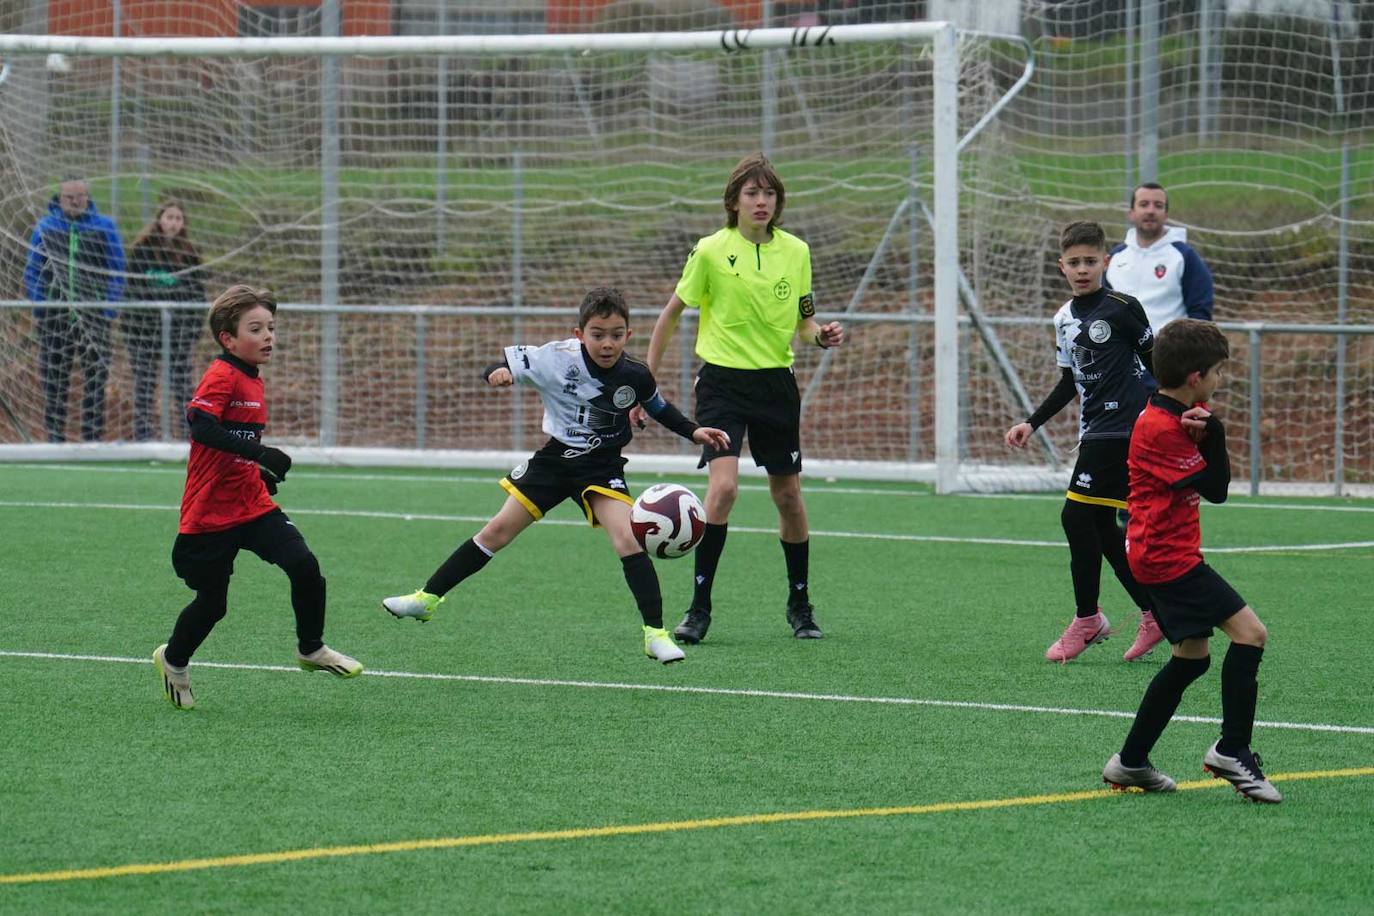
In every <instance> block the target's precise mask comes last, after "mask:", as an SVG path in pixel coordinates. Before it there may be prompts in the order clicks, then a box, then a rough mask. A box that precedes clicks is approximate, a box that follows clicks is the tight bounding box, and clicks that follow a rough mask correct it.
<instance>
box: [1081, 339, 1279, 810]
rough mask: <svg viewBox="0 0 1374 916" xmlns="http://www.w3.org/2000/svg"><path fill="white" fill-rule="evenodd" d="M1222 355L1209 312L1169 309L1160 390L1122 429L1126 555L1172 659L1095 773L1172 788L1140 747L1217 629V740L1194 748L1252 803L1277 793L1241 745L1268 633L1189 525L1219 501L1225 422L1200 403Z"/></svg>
mask: <svg viewBox="0 0 1374 916" xmlns="http://www.w3.org/2000/svg"><path fill="white" fill-rule="evenodd" d="M1229 355H1230V350H1229V347H1228V345H1227V343H1226V337H1225V336H1224V335H1223V334H1222V333H1221V331H1220V330H1218V328H1217V326H1216V325H1214V324H1212V323H1211V322H1210V321H1200V320H1198V319H1195V318H1179V319H1177V320H1175V321H1172V322H1170V323H1169V324H1168V325H1167V326H1165V327H1164V328H1163V330H1161V331H1160V332H1159V336H1158V337H1157V338H1156V339H1155V349H1154V370H1155V376H1156V378H1158V379H1159V385H1160V388H1159V391H1158V392H1156V393H1155V394H1154V395H1153V396H1151V398H1150V402H1149V404H1148V405H1146V407H1145V409H1144V410H1143V411H1142V412H1141V414H1140V418H1139V419H1137V420H1136V423H1135V430H1134V432H1133V433H1132V435H1131V450H1130V457H1129V459H1128V460H1129V466H1130V496H1129V499H1128V502H1129V504H1130V511H1131V520H1130V522H1129V524H1128V526H1127V529H1126V558H1127V561H1128V562H1129V563H1130V564H1131V572H1132V573H1133V574H1134V576H1135V579H1136V581H1137V582H1139V583H1140V584H1141V585H1143V586H1144V587H1145V589H1146V590H1147V591H1148V592H1149V593H1150V597H1151V598H1152V599H1153V600H1154V604H1155V617H1156V619H1157V620H1158V621H1159V626H1160V629H1162V630H1163V632H1164V636H1165V638H1166V639H1168V640H1169V643H1170V644H1171V645H1172V646H1173V657H1172V658H1170V659H1169V662H1168V664H1166V665H1165V666H1164V667H1163V668H1161V669H1160V670H1159V673H1158V674H1156V675H1155V677H1154V680H1152V681H1150V686H1149V687H1147V688H1146V690H1145V697H1144V699H1142V700H1141V701H1140V709H1139V711H1138V712H1137V713H1136V716H1135V723H1134V724H1133V725H1132V726H1131V731H1130V734H1128V735H1127V736H1126V743H1125V744H1124V745H1123V746H1122V748H1121V752H1120V753H1117V754H1113V755H1112V757H1111V759H1110V760H1108V761H1107V765H1106V767H1104V768H1103V770H1102V781H1103V782H1105V783H1108V784H1110V785H1112V786H1116V787H1119V788H1126V787H1129V786H1136V787H1138V788H1141V789H1144V790H1145V791H1146V792H1172V791H1174V789H1175V788H1176V786H1175V783H1174V781H1173V780H1172V779H1170V778H1169V777H1168V776H1167V775H1166V774H1164V773H1162V772H1160V771H1159V770H1157V769H1155V768H1154V766H1153V765H1152V764H1151V763H1150V759H1149V754H1150V749H1151V748H1153V747H1154V745H1155V742H1156V741H1158V740H1159V736H1160V735H1161V734H1162V733H1163V732H1164V728H1165V726H1167V725H1168V724H1169V720H1170V719H1171V718H1172V717H1173V715H1174V711H1175V710H1176V709H1178V704H1179V701H1180V700H1181V699H1183V691H1184V690H1186V689H1187V688H1188V685H1189V684H1191V683H1192V682H1193V681H1195V680H1197V679H1198V678H1200V677H1202V675H1203V673H1205V672H1206V671H1207V667H1208V665H1209V663H1210V657H1209V655H1208V650H1207V640H1208V638H1209V637H1210V636H1211V635H1212V628H1213V627H1220V628H1221V630H1222V632H1224V633H1225V634H1226V635H1227V636H1229V637H1230V638H1231V647H1230V648H1229V649H1228V650H1227V651H1226V660H1225V661H1224V662H1222V666H1221V739H1220V740H1219V741H1217V742H1216V743H1215V744H1213V745H1212V746H1211V748H1209V749H1208V751H1207V753H1206V754H1205V755H1203V758H1202V766H1203V769H1205V770H1207V771H1208V772H1210V773H1211V774H1212V775H1213V776H1214V777H1220V778H1222V779H1225V780H1226V781H1227V782H1229V783H1231V785H1233V786H1235V788H1236V791H1237V792H1240V793H1241V794H1242V795H1244V796H1245V797H1247V798H1249V799H1251V800H1252V801H1256V802H1270V803H1277V802H1280V801H1282V800H1283V796H1282V795H1280V794H1279V792H1278V790H1277V789H1275V788H1274V787H1273V785H1271V784H1270V783H1269V781H1268V780H1267V779H1265V778H1264V773H1263V772H1261V770H1260V758H1259V755H1258V754H1255V753H1253V752H1252V751H1251V750H1250V735H1251V732H1252V731H1253V730H1254V725H1255V698H1256V695H1257V694H1258V692H1259V685H1258V682H1257V681H1256V674H1257V672H1258V671H1259V664H1260V658H1261V657H1262V656H1263V655H1264V642H1265V638H1266V637H1267V636H1268V632H1267V631H1266V630H1265V628H1264V624H1263V623H1261V622H1260V619H1259V617H1257V616H1256V615H1255V612H1254V611H1253V610H1251V608H1250V606H1249V605H1248V604H1246V603H1245V599H1243V598H1241V596H1240V595H1238V594H1237V593H1236V590H1235V589H1233V588H1232V587H1231V586H1230V585H1229V584H1227V582H1226V580H1225V579H1223V578H1222V577H1221V576H1219V575H1218V574H1217V573H1216V571H1214V570H1213V569H1212V567H1210V566H1208V565H1207V564H1206V563H1205V562H1203V559H1202V549H1201V544H1202V528H1201V526H1200V525H1199V523H1198V504H1199V502H1200V501H1201V500H1202V499H1206V500H1207V501H1208V502H1212V503H1221V502H1225V501H1226V493H1227V488H1228V487H1229V486H1230V483H1231V463H1230V459H1229V458H1228V457H1227V454H1226V431H1225V429H1224V428H1223V427H1222V425H1221V421H1219V420H1218V419H1217V418H1216V417H1214V416H1213V415H1212V413H1211V411H1209V410H1208V409H1207V407H1206V403H1207V400H1208V399H1209V398H1211V396H1212V393H1213V392H1214V391H1216V388H1217V385H1218V384H1219V383H1220V381H1221V367H1222V363H1224V362H1225V361H1226V359H1227V357H1228V356H1229Z"/></svg>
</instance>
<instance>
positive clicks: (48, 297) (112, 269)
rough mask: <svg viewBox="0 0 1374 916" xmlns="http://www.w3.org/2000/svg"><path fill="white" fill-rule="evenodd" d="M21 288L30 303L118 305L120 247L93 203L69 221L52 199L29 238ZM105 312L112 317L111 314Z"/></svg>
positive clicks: (121, 275)
mask: <svg viewBox="0 0 1374 916" xmlns="http://www.w3.org/2000/svg"><path fill="white" fill-rule="evenodd" d="M24 288H25V290H26V291H27V293H28V297H29V299H31V300H32V301H34V302H118V301H119V299H120V297H121V296H122V295H123V294H124V245H123V243H122V242H120V240H119V230H118V229H116V228H115V224H114V221H113V220H111V219H110V218H109V217H107V216H102V215H101V214H100V213H99V212H98V211H97V210H96V208H95V201H91V202H90V203H89V204H87V206H86V212H85V213H82V214H81V215H80V216H78V217H77V218H76V219H71V218H69V217H68V216H67V214H65V213H63V212H62V207H61V205H60V204H59V203H58V199H57V196H56V195H54V196H53V199H52V200H51V201H50V202H49V203H48V215H47V216H45V217H43V218H42V219H40V220H39V221H38V225H37V226H35V227H34V229H33V237H32V238H31V239H30V240H29V261H28V264H26V265H25V267H24ZM106 314H108V315H111V316H112V315H114V312H113V310H107V311H106Z"/></svg>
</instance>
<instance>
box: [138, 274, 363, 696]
mask: <svg viewBox="0 0 1374 916" xmlns="http://www.w3.org/2000/svg"><path fill="white" fill-rule="evenodd" d="M276 313H277V303H276V300H275V299H274V298H273V296H272V294H271V293H269V292H268V291H267V290H265V289H254V288H253V287H251V286H242V285H240V286H231V287H229V288H228V289H226V290H225V291H224V292H223V293H221V294H220V296H219V298H217V299H216V300H215V302H214V304H213V305H211V306H210V332H211V333H212V334H213V335H214V337H215V340H217V341H218V342H219V345H220V346H221V347H223V348H224V352H223V353H221V354H220V355H219V357H218V358H217V359H216V360H215V361H214V362H213V363H211V365H210V368H209V369H208V370H206V372H205V375H204V376H203V377H202V378H201V380H200V384H199V385H198V386H197V387H196V393H195V395H194V396H193V397H192V398H191V403H190V404H188V405H187V408H186V419H187V422H189V423H190V425H191V458H190V461H188V462H187V465H186V492H185V494H184V495H183V496H182V499H181V527H180V529H179V533H178V534H177V539H176V544H175V545H174V546H173V547H172V568H173V569H175V570H176V574H177V575H178V576H180V577H181V578H182V579H184V580H185V582H186V584H187V585H189V586H190V587H191V588H193V589H195V592H196V597H195V599H194V600H193V601H192V602H191V603H190V604H188V605H187V606H186V607H185V608H184V609H183V610H182V612H181V616H179V617H178V618H177V622H176V625H175V626H174V627H173V628H172V637H171V639H169V640H168V641H167V642H166V643H164V644H163V645H160V646H158V647H157V648H156V649H155V650H153V662H154V664H156V665H157V669H158V671H159V673H160V674H161V675H162V689H163V692H164V693H165V694H166V696H167V699H168V701H169V702H170V703H171V704H172V705H173V706H175V707H177V708H178V709H190V708H192V707H193V706H195V699H194V698H193V697H192V695H191V679H190V676H189V674H188V672H187V666H188V665H189V664H190V661H191V656H192V655H193V654H195V651H196V649H197V648H199V647H200V644H201V643H202V642H204V641H205V637H207V636H209V635H210V630H212V629H213V628H214V626H215V624H216V623H218V622H219V620H220V619H221V618H222V617H224V613H225V610H226V608H227V598H228V593H229V577H230V576H231V575H233V572H234V557H236V556H237V555H238V552H239V551H240V550H242V549H245V548H246V549H248V550H251V551H252V552H253V553H255V554H257V555H258V556H260V557H262V558H263V559H264V560H266V561H267V562H268V563H273V564H275V565H277V566H280V567H281V568H282V571H283V572H285V573H286V575H287V577H288V578H289V579H290V580H291V607H292V609H293V610H294V611H295V612H296V640H297V645H296V660H297V662H298V664H299V665H300V666H301V667H302V668H304V669H305V670H306V671H328V672H329V673H330V674H335V675H338V676H339V677H356V676H357V675H359V674H361V673H362V670H363V666H362V665H360V664H359V663H358V660H357V659H354V658H349V657H348V656H347V655H344V654H343V653H341V652H335V651H334V650H333V649H331V648H329V647H328V646H326V645H325V644H324V642H323V641H322V638H321V637H322V636H323V634H324V577H323V576H322V575H320V564H319V562H318V561H317V560H316V559H315V555H314V554H313V553H311V552H310V548H309V547H307V546H306V545H305V538H303V537H302V536H301V533H300V532H299V531H297V530H296V526H295V525H293V524H292V523H291V520H290V519H288V518H287V517H286V515H285V513H283V512H282V511H281V509H279V508H277V504H276V503H274V502H272V499H271V497H272V495H274V494H275V493H276V492H277V484H278V483H280V482H281V481H282V480H283V479H284V478H285V477H286V472H287V471H289V470H290V469H291V459H290V458H289V457H288V456H287V455H286V453H285V452H282V451H281V450H279V449H275V448H272V447H271V446H265V445H263V444H262V431H263V428H264V427H266V425H267V403H266V401H265V400H264V397H263V384H262V377H261V375H259V373H258V367H259V366H261V365H262V364H263V363H266V362H267V361H268V360H269V359H271V358H272V341H273V336H274V334H275V332H276V317H275V316H276Z"/></svg>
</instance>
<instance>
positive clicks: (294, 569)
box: [282, 550, 324, 582]
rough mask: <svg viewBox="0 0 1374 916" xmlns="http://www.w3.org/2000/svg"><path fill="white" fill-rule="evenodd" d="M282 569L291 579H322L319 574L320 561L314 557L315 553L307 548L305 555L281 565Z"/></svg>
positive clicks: (304, 580)
mask: <svg viewBox="0 0 1374 916" xmlns="http://www.w3.org/2000/svg"><path fill="white" fill-rule="evenodd" d="M282 569H283V570H284V571H285V572H286V575H287V577H288V578H290V579H291V580H293V581H296V580H299V581H301V582H314V581H316V580H319V581H321V582H322V581H324V576H322V575H321V574H320V561H319V560H318V559H316V557H315V554H313V553H311V552H310V551H308V550H307V551H306V553H305V556H303V557H301V558H300V559H297V560H294V561H292V562H291V563H289V564H287V565H285V566H283V567H282Z"/></svg>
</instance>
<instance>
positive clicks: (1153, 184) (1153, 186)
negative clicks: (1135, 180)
mask: <svg viewBox="0 0 1374 916" xmlns="http://www.w3.org/2000/svg"><path fill="white" fill-rule="evenodd" d="M1147 188H1148V189H1149V190H1151V191H1164V185H1162V184H1160V183H1159V182H1157V181H1145V182H1142V183H1140V184H1138V185H1136V186H1135V187H1134V188H1131V209H1132V210H1134V209H1135V195H1136V192H1137V191H1143V190H1145V189H1147ZM1164 212H1165V213H1168V212H1169V192H1168V191H1164Z"/></svg>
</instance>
